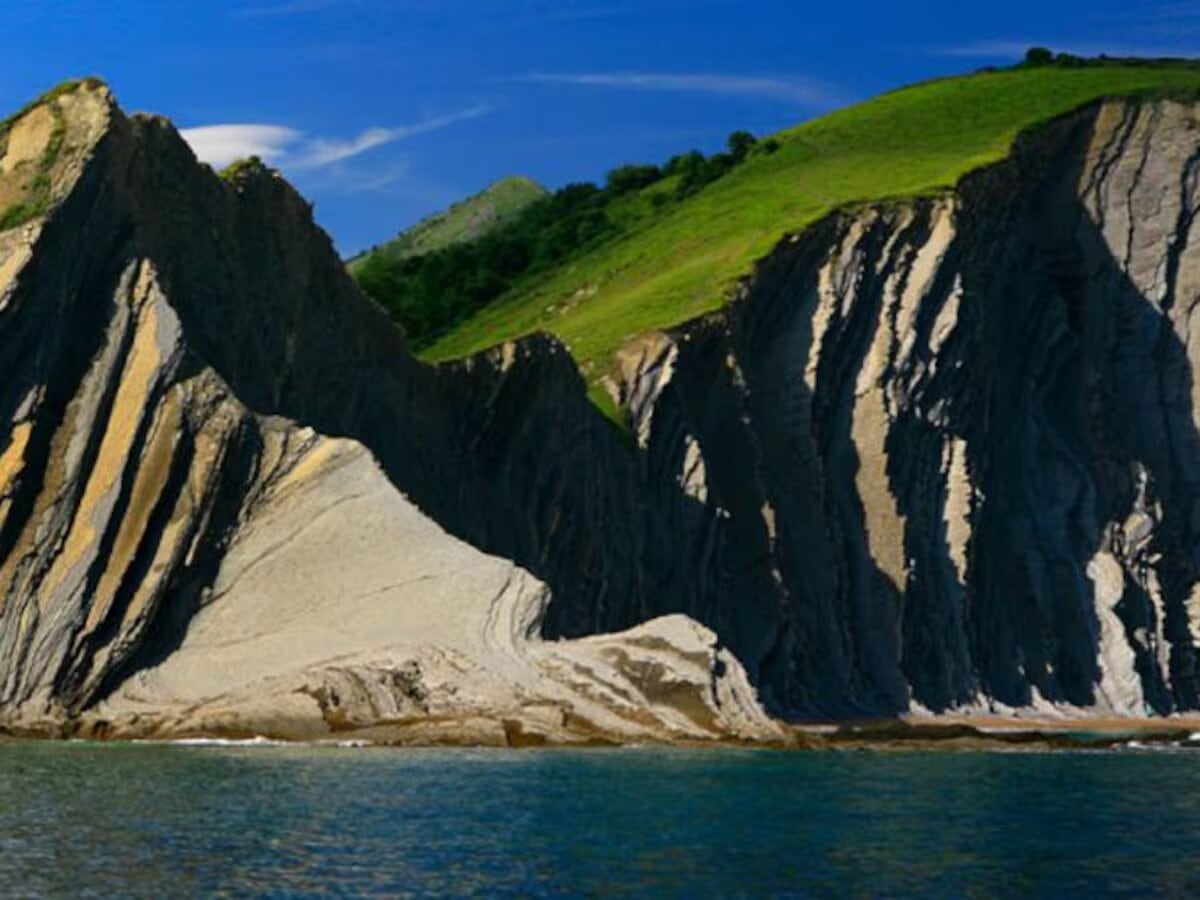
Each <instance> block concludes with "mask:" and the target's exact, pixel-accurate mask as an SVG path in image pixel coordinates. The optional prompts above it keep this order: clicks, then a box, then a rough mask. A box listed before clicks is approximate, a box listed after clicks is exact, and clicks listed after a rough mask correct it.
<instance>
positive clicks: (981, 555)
mask: <svg viewBox="0 0 1200 900" xmlns="http://www.w3.org/2000/svg"><path fill="white" fill-rule="evenodd" d="M1198 179H1200V107H1197V105H1196V104H1195V103H1194V102H1186V103H1185V102H1174V101H1171V100H1154V101H1149V100H1147V101H1136V100H1130V101H1121V102H1119V101H1113V102H1106V103H1102V104H1097V105H1094V106H1091V107H1088V108H1087V109H1084V110H1081V111H1080V112H1078V113H1076V114H1074V115H1071V116H1068V117H1066V118H1063V119H1060V120H1058V121H1055V122H1053V123H1050V124H1048V125H1047V126H1045V127H1040V128H1038V129H1036V130H1034V131H1033V132H1030V133H1028V134H1025V135H1023V136H1022V137H1021V138H1020V139H1019V140H1018V142H1017V144H1016V146H1015V148H1014V151H1013V154H1012V156H1011V158H1010V159H1009V160H1007V161H1005V162H1003V163H1001V164H999V165H996V166H993V167H990V168H988V169H985V170H982V171H979V172H977V173H975V174H973V175H971V176H969V177H968V178H966V179H965V180H964V181H963V182H962V183H961V184H960V185H959V186H958V188H957V190H955V191H954V192H953V193H951V194H947V195H946V196H944V197H942V198H934V199H922V200H917V201H913V202H906V203H897V204H890V205H887V206H881V207H876V208H869V209H865V210H861V211H855V212H847V213H843V214H839V215H836V216H833V217H831V218H829V219H828V220H826V221H824V222H822V223H820V224H819V225H818V226H817V227H815V228H813V229H812V230H810V231H809V232H807V233H805V234H804V235H802V236H799V237H797V238H795V239H792V240H790V241H787V242H785V243H784V244H783V245H781V246H780V247H779V248H778V249H777V251H776V252H775V253H774V254H773V255H772V256H771V257H770V258H769V259H767V260H765V261H764V262H763V263H762V264H761V265H760V266H759V267H758V270H757V272H756V273H755V275H754V277H753V278H752V279H750V280H749V281H748V282H747V283H746V284H745V285H744V286H743V288H742V290H741V292H740V296H739V298H738V299H737V301H736V302H735V303H734V304H733V306H732V307H731V308H730V309H729V310H728V311H726V312H723V313H722V314H720V315H716V316H713V317H711V318H709V319H707V320H705V321H702V322H697V323H692V324H689V325H687V326H684V327H682V328H679V329H677V330H675V331H673V332H672V333H670V334H661V335H656V336H651V337H649V338H645V339H643V340H641V341H639V342H638V343H636V344H634V345H631V346H630V347H629V348H628V351H627V352H626V354H625V355H624V360H623V364H622V373H623V374H622V377H621V379H620V383H619V385H618V389H619V391H620V394H621V396H622V398H623V400H624V401H625V402H626V404H627V405H628V407H629V408H630V410H631V412H632V420H633V424H634V428H635V431H636V436H637V439H638V441H639V443H640V445H641V447H642V448H643V455H644V458H645V459H646V460H647V461H648V466H649V467H650V468H651V470H652V476H653V478H654V480H655V481H656V482H658V483H661V481H662V480H663V479H664V478H666V477H674V479H675V480H676V482H677V483H678V484H679V486H680V488H681V489H682V490H683V491H684V492H685V493H686V494H687V495H688V496H690V497H691V498H693V499H694V510H693V511H691V512H690V513H689V515H690V516H691V517H692V518H691V522H693V523H694V524H693V525H692V526H691V527H690V529H689V530H688V531H687V532H686V533H687V534H688V535H689V536H692V537H690V539H691V540H694V541H695V543H696V544H697V545H698V546H702V547H704V548H705V550H704V552H705V553H708V554H711V558H712V559H713V560H714V562H713V564H712V566H708V567H702V568H701V569H700V570H699V571H700V572H701V577H702V578H703V579H705V581H703V582H702V583H700V584H699V585H696V586H694V587H693V588H692V589H691V591H690V593H689V594H688V595H686V596H690V597H692V598H695V603H696V605H691V604H688V603H684V604H681V606H680V609H682V610H683V611H686V612H690V613H691V614H693V615H696V616H697V617H698V618H700V619H702V620H704V621H706V622H707V623H708V624H710V625H711V626H713V627H714V628H716V630H717V631H718V633H720V634H721V635H722V637H723V638H724V639H725V640H726V641H728V643H729V645H730V646H731V648H732V649H734V651H735V652H736V653H738V655H739V656H740V658H741V659H742V660H743V662H744V663H745V664H746V666H747V667H748V669H749V670H750V672H751V674H752V676H753V677H754V678H755V680H756V681H757V683H758V684H759V686H760V688H761V689H762V691H763V693H764V695H765V696H766V697H767V699H768V701H769V702H770V703H771V705H772V706H773V707H775V708H776V709H782V710H790V711H793V712H798V713H799V714H801V715H810V716H816V717H820V716H830V717H841V716H854V715H876V716H879V715H895V714H905V713H911V714H915V715H921V716H924V715H929V714H941V713H950V712H959V713H986V714H993V713H1000V714H1005V715H1032V716H1046V715H1050V716H1111V715H1116V716H1135V717H1140V716H1145V715H1152V714H1158V715H1167V714H1178V713H1186V712H1189V711H1194V710H1196V709H1197V706H1198V704H1200V681H1198V677H1200V672H1198V670H1197V643H1198V641H1200V493H1198V489H1200V433H1198V428H1200V413H1198V411H1197V398H1198V394H1197V391H1198V390H1200V389H1198V388H1197V384H1196V366H1197V363H1198V362H1200V320H1198V322H1197V326H1196V327H1193V324H1192V319H1193V317H1194V316H1196V315H1197V313H1196V310H1197V306H1198V303H1200V235H1198V234H1197V233H1196V230H1195V227H1194V225H1195V217H1196V212H1197V209H1198V208H1200V188H1198ZM658 473H661V474H658ZM722 556H725V557H726V559H725V560H724V561H722V559H721V557H722ZM693 571H695V570H693ZM613 621H614V620H612V619H601V620H598V621H593V622H592V623H590V625H591V627H604V626H607V625H609V624H612V623H613ZM616 621H619V617H618V618H617V620H616Z"/></svg>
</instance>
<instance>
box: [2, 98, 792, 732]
mask: <svg viewBox="0 0 1200 900" xmlns="http://www.w3.org/2000/svg"><path fill="white" fill-rule="evenodd" d="M47 103H48V104H49V106H50V107H51V113H50V119H51V120H52V121H62V122H64V123H65V128H66V133H65V137H64V142H63V147H62V153H61V154H60V155H59V156H58V157H57V158H56V159H55V160H54V163H53V168H52V170H51V176H52V191H51V198H50V199H51V203H50V205H49V211H48V213H47V215H45V216H39V217H36V218H33V219H31V220H30V221H28V222H27V223H26V224H23V225H22V226H21V227H19V228H14V229H10V230H8V231H6V232H4V233H3V234H0V274H3V276H4V278H3V280H0V365H2V366H3V370H4V372H5V376H6V377H5V379H4V380H3V382H2V383H0V423H3V427H2V428H0V727H8V728H12V729H18V730H22V731H31V732H34V733H64V732H65V733H71V732H72V731H75V730H78V729H83V730H84V732H85V733H97V734H115V735H123V736H134V735H136V736H152V737H164V736H174V735H181V734H197V733H218V734H230V733H234V734H243V733H248V734H253V733H268V734H276V735H280V736H285V737H320V736H323V735H328V734H330V733H333V732H338V733H346V732H354V733H361V732H363V731H364V730H371V736H373V737H379V738H382V739H387V740H402V741H410V740H411V741H422V742H424V741H467V742H472V743H477V742H483V743H521V742H542V741H579V740H646V739H662V740H674V739H689V740H709V739H713V738H722V737H744V738H756V739H763V738H774V737H778V736H779V731H778V729H777V727H776V726H775V725H774V724H773V723H771V722H770V721H769V720H768V719H767V717H766V716H765V715H764V714H763V712H762V710H761V709H760V708H759V706H758V703H757V700H756V698H755V695H754V691H753V689H752V687H751V686H750V684H749V682H748V680H747V678H746V676H745V673H744V672H743V670H742V669H741V667H740V665H739V664H738V663H737V660H736V659H734V658H733V657H732V656H731V655H730V654H729V652H728V651H726V650H723V649H721V648H720V647H719V646H717V641H716V637H715V635H714V634H713V633H712V632H711V631H709V630H708V629H706V628H704V627H703V626H701V625H699V624H698V623H696V622H694V621H691V620H689V619H686V618H684V617H682V616H676V617H669V618H659V619H657V620H656V621H653V622H649V623H646V624H645V625H643V626H641V627H640V628H637V629H634V630H631V631H629V632H627V633H624V634H618V635H609V636H604V637H597V638H592V639H589V640H587V641H572V642H563V643H559V644H555V645H553V646H551V645H543V644H541V643H540V642H539V641H538V640H537V638H538V634H539V628H540V623H541V621H542V618H543V616H544V613H545V608H546V604H547V602H548V599H549V595H548V592H547V590H546V587H545V586H544V585H543V584H542V583H541V582H540V581H538V579H537V578H535V577H533V576H532V575H530V574H529V573H527V572H525V571H524V570H522V569H521V568H519V567H518V566H517V565H515V564H514V563H513V562H511V561H509V560H507V559H501V558H498V557H496V556H489V555H486V554H484V553H481V552H480V551H479V550H477V549H475V548H473V547H471V546H470V545H468V544H466V543H464V542H462V541H461V540H458V539H456V538H454V537H452V536H451V535H449V534H447V533H446V532H445V531H444V530H443V529H442V528H440V527H439V526H438V525H437V524H436V523H434V522H433V521H431V520H430V519H429V517H428V516H426V515H425V514H423V513H422V512H421V511H420V510H418V509H417V508H416V506H414V505H413V502H412V501H411V500H410V499H409V498H408V497H406V496H405V495H404V493H402V492H401V490H400V489H399V488H398V485H399V486H404V485H411V486H412V487H413V490H414V494H415V495H417V496H424V497H426V498H429V497H438V496H439V491H440V489H439V485H441V484H448V485H453V486H454V488H452V489H450V493H451V495H452V500H456V499H457V495H456V494H454V493H453V492H454V490H456V489H457V487H458V486H459V484H460V481H461V482H462V489H463V490H464V491H466V492H467V495H468V496H471V485H470V483H469V479H471V478H472V477H474V476H473V469H472V467H471V466H469V465H468V464H466V462H465V461H464V460H466V459H468V458H469V455H470V454H471V453H474V452H476V451H475V450H473V449H472V448H459V447H458V446H457V445H456V444H455V443H454V442H455V440H456V439H457V430H456V429H457V424H456V419H457V412H456V410H454V409H453V408H452V407H451V406H450V405H448V401H447V398H446V397H445V396H443V392H442V388H441V384H440V382H439V380H438V377H437V375H436V373H435V372H433V371H432V370H430V369H427V368H425V367H423V366H420V365H419V364H417V363H416V362H415V361H414V360H413V359H412V357H411V356H410V355H409V354H408V352H407V350H406V348H405V345H404V341H403V338H402V336H401V335H400V334H399V333H398V332H397V331H396V330H395V329H394V328H393V327H392V326H391V325H390V323H389V322H388V321H387V319H386V317H385V316H384V315H383V313H382V312H381V311H379V310H378V309H377V308H376V307H375V306H373V305H372V304H371V303H370V302H369V301H367V300H366V299H365V298H364V297H362V295H361V294H359V293H358V291H357V290H356V289H355V287H354V286H353V284H352V283H351V282H350V280H349V279H348V277H347V276H346V274H345V272H344V270H343V267H342V265H341V263H340V260H339V259H338V258H337V256H336V254H335V253H334V252H333V248H332V246H331V245H330V243H329V241H328V239H327V237H326V236H325V235H324V234H323V233H321V232H320V231H319V230H317V229H316V228H315V227H314V226H313V224H312V221H311V216H310V210H309V207H308V206H307V204H306V203H304V201H303V200H302V199H301V198H300V197H299V196H298V195H296V194H295V193H294V192H293V191H292V190H291V188H289V187H288V186H287V185H286V184H284V183H283V182H282V181H281V180H280V179H279V178H278V177H277V176H275V175H273V174H272V173H270V172H267V171H265V170H262V169H257V170H256V169H247V170H243V171H242V172H241V173H240V174H239V175H238V176H237V177H236V178H235V179H234V181H233V182H232V183H230V184H226V183H224V182H222V181H221V180H220V179H218V178H217V177H216V176H215V175H213V173H212V172H211V171H209V170H207V169H206V168H204V167H201V166H199V165H197V164H196V162H195V160H194V158H193V157H192V155H191V153H190V151H189V150H188V149H187V147H186V145H184V143H183V142H182V141H181V140H180V139H179V137H178V135H177V134H176V133H175V132H174V131H173V129H171V128H170V126H169V125H167V124H166V123H165V122H163V121H161V120H156V119H149V118H135V119H132V120H131V119H127V118H125V117H124V116H123V115H122V114H121V113H120V111H119V110H118V109H116V107H115V106H114V105H113V103H112V100H111V98H110V97H109V95H108V92H107V90H106V89H104V88H103V87H101V86H99V85H82V86H80V87H79V88H78V89H76V90H75V91H72V92H67V93H63V94H60V95H58V96H56V97H54V98H52V99H50V100H49V101H47ZM46 109H47V105H46V104H43V105H42V106H40V107H36V108H35V109H34V110H32V111H31V112H30V113H28V114H27V118H28V117H34V118H35V119H36V118H37V117H38V116H41V117H42V118H46ZM24 121H25V120H24V119H22V120H19V121H18V123H17V124H16V126H15V128H14V129H13V131H12V132H10V133H9V134H7V135H0V161H2V162H3V163H4V165H5V166H9V164H11V167H10V168H11V172H15V173H16V174H17V176H20V177H25V176H26V175H27V174H28V173H27V172H26V167H27V162H28V159H40V158H41V157H39V156H38V153H39V152H40V151H39V146H40V145H38V144H37V140H39V138H38V132H37V129H34V128H32V127H26V126H25V125H24V124H23V123H24ZM35 124H36V122H35ZM43 130H44V129H43ZM31 134H32V135H33V137H30V135H31ZM14 135H15V136H14ZM17 138H20V140H17ZM14 154H16V155H15V156H14ZM14 160H16V161H15V162H14ZM9 174H11V173H10V171H9V169H8V168H6V169H5V170H4V171H0V179H3V178H5V177H8V175H9ZM344 435H348V436H351V437H353V438H358V439H359V440H358V441H356V440H352V439H349V438H342V437H340V436H344ZM360 441H362V442H366V443H367V446H370V447H372V448H374V449H375V452H376V456H377V458H378V460H379V461H382V464H383V466H384V468H382V469H381V467H380V462H379V461H377V459H376V458H375V457H373V456H372V454H371V452H370V451H369V450H368V449H367V447H366V446H364V444H363V443H360ZM385 471H386V474H385ZM474 499H475V500H476V501H477V502H482V503H483V505H484V506H486V505H487V495H486V493H485V492H483V491H477V492H476V493H475V494H474ZM444 502H445V501H444Z"/></svg>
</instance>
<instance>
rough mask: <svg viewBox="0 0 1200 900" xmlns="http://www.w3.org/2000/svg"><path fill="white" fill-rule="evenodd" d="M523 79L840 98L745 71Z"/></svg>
mask: <svg viewBox="0 0 1200 900" xmlns="http://www.w3.org/2000/svg"><path fill="white" fill-rule="evenodd" d="M522 80H524V81H534V82H539V83H542V84H574V85H584V86H591V87H610V88H624V89H627V90H644V91H683V92H690V93H698V94H723V95H741V96H751V97H765V98H768V99H772V100H779V101H783V102H785V103H796V104H799V105H801V106H820V107H824V106H831V105H835V104H836V103H838V102H840V98H839V97H838V96H837V94H836V92H835V91H833V90H832V89H831V88H830V87H829V86H828V85H824V84H821V83H819V82H816V81H812V80H810V79H805V78H786V79H785V78H766V77H755V76H745V75H712V74H698V73H693V74H670V73H662V72H585V73H581V74H563V73H547V72H536V73H534V74H532V75H528V76H526V77H525V78H524V79H522Z"/></svg>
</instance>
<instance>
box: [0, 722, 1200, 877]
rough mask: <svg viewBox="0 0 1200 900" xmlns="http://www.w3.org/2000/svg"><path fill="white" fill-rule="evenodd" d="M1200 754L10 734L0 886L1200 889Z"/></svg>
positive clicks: (1, 788)
mask: <svg viewBox="0 0 1200 900" xmlns="http://www.w3.org/2000/svg"><path fill="white" fill-rule="evenodd" d="M1198 862H1200V753H1196V752H1194V751H1182V752H1174V753H1172V752H1163V751H1158V752H1137V751H1119V752H1095V753H1091V752H1078V753H1015V752H1014V753H898V752H874V751H857V752H855V751H838V752H820V753H797V752H772V751H736V750H718V751H703V750H661V749H629V750H603V751H600V750H597V751H585V752H579V751H561V750H547V751H511V752H510V751H499V750H385V749H350V748H334V747H189V746H137V745H97V744H82V743H80V744H39V743H0V893H3V894H4V895H16V896H45V895H57V896H74V897H77V896H104V897H109V896H145V897H164V896H174V895H197V894H199V895H213V894H230V895H237V896H244V895H271V896H306V895H362V894H378V895H388V896H394V895H416V896H422V895H455V896H461V895H476V896H515V895H520V896H564V895H591V896H596V895H604V896H607V895H650V896H656V897H662V896H675V897H703V896H766V895H776V896H783V895H794V896H832V895H838V896H847V895H849V896H921V897H925V896H1044V897H1092V896H1100V895H1110V894H1141V893H1146V892H1156V893H1160V894H1168V895H1176V896H1193V897H1194V896H1200V864H1198Z"/></svg>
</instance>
